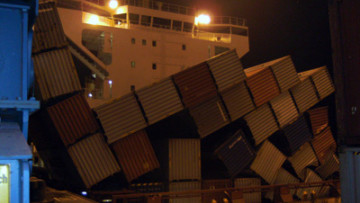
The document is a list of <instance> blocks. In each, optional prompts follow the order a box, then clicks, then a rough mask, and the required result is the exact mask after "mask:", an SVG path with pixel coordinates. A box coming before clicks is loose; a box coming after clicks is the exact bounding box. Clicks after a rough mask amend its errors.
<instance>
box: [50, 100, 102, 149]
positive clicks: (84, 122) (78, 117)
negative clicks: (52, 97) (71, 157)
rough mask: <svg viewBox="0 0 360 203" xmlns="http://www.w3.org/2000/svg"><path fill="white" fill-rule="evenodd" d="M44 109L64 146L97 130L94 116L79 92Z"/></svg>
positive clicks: (97, 126)
mask: <svg viewBox="0 0 360 203" xmlns="http://www.w3.org/2000/svg"><path fill="white" fill-rule="evenodd" d="M46 110H47V113H48V114H49V117H50V119H51V121H52V123H53V125H54V126H55V128H56V131H57V132H58V135H59V136H60V138H61V140H62V141H63V142H64V144H65V146H68V145H70V144H73V143H75V142H76V141H77V140H78V139H80V138H82V137H83V136H85V135H89V134H92V133H95V132H96V131H98V130H99V125H98V123H97V121H96V119H95V116H94V114H93V112H92V111H91V109H90V107H89V105H88V103H87V102H86V99H85V97H84V96H83V95H81V94H77V95H75V96H72V97H70V98H68V99H65V100H63V101H61V102H59V103H57V104H55V105H53V106H50V107H48V108H47V109H46Z"/></svg>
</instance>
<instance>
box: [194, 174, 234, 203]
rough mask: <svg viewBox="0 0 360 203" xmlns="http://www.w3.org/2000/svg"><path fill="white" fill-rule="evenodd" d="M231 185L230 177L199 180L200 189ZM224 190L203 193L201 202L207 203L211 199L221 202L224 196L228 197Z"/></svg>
mask: <svg viewBox="0 0 360 203" xmlns="http://www.w3.org/2000/svg"><path fill="white" fill-rule="evenodd" d="M232 187H233V183H232V181H231V180H230V179H217V180H203V181H202V182H201V189H203V190H214V189H222V188H232ZM224 192H225V191H222V192H216V193H215V192H214V193H206V194H203V195H202V196H201V202H203V203H208V202H211V201H212V200H213V199H214V200H216V202H222V201H223V199H224V198H229V197H227V195H226V194H225V193H224Z"/></svg>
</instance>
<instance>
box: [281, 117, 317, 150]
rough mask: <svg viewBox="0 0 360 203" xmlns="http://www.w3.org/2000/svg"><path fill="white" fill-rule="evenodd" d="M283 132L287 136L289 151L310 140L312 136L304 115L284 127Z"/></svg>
mask: <svg viewBox="0 0 360 203" xmlns="http://www.w3.org/2000/svg"><path fill="white" fill-rule="evenodd" d="M283 132H284V134H285V136H286V137H287V140H288V143H289V148H290V152H291V153H293V152H295V151H296V150H298V149H299V148H300V147H301V146H302V145H303V144H305V143H306V142H308V141H310V140H311V138H312V135H311V132H310V129H309V127H308V125H307V123H306V120H305V118H304V116H301V117H300V118H299V119H298V120H296V121H295V122H293V123H291V124H290V125H288V126H286V127H284V129H283Z"/></svg>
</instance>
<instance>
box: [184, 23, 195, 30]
mask: <svg viewBox="0 0 360 203" xmlns="http://www.w3.org/2000/svg"><path fill="white" fill-rule="evenodd" d="M192 28H193V24H192V23H187V22H184V32H191V31H192Z"/></svg>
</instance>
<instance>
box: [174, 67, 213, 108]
mask: <svg viewBox="0 0 360 203" xmlns="http://www.w3.org/2000/svg"><path fill="white" fill-rule="evenodd" d="M174 81H175V84H176V85H177V86H178V88H179V90H180V93H181V96H182V101H183V102H184V104H185V106H186V107H194V106H196V105H198V104H200V103H202V102H204V101H206V100H208V99H210V98H212V97H214V96H216V95H217V91H216V86H215V83H214V80H213V78H212V76H211V74H210V71H209V68H208V66H207V64H206V63H201V64H199V65H196V66H193V67H191V68H188V69H186V70H184V71H181V72H180V73H177V74H175V75H174Z"/></svg>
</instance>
